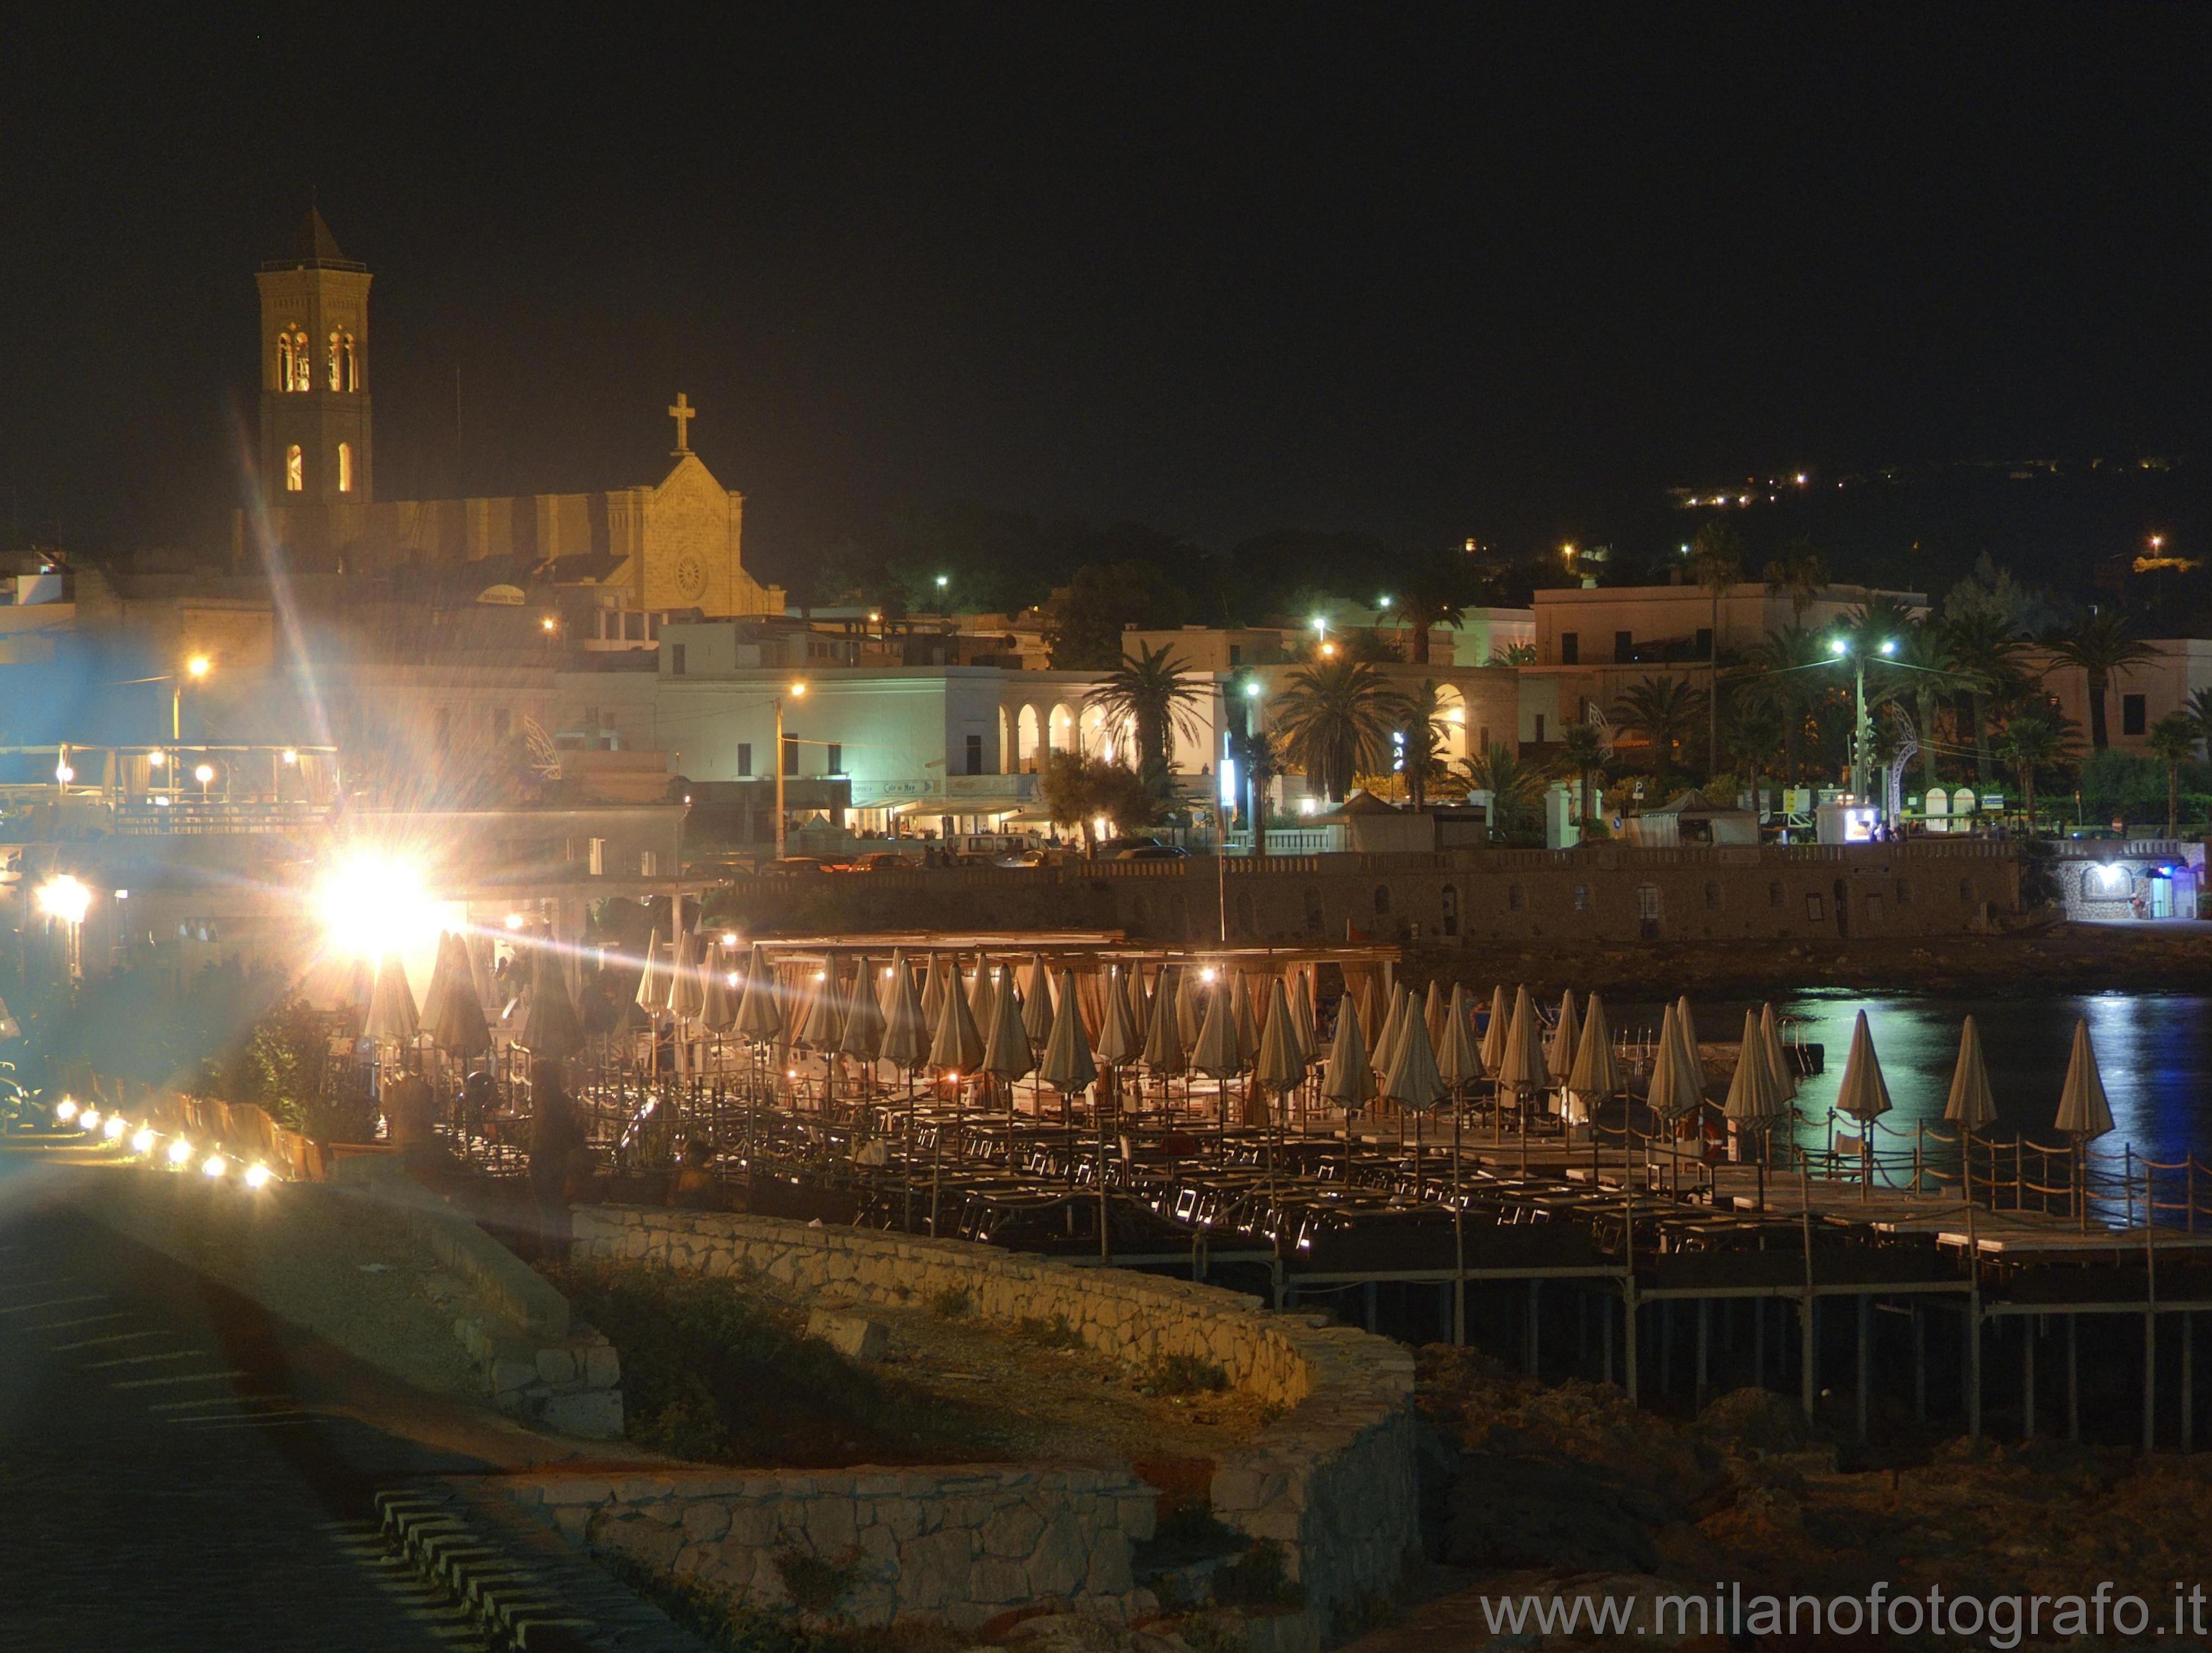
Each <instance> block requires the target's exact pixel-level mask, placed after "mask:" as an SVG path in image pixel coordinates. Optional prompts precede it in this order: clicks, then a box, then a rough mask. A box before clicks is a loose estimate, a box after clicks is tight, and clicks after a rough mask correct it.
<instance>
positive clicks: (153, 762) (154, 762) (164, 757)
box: [146, 752, 169, 769]
mask: <svg viewBox="0 0 2212 1653" xmlns="http://www.w3.org/2000/svg"><path fill="white" fill-rule="evenodd" d="M168 761H169V755H168V753H167V752H149V753H147V754H146V763H147V767H148V768H149V769H160V768H161V765H163V764H164V763H167V762H168Z"/></svg>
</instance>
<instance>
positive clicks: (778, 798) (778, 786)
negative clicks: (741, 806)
mask: <svg viewBox="0 0 2212 1653" xmlns="http://www.w3.org/2000/svg"><path fill="white" fill-rule="evenodd" d="M937 583H938V585H939V586H943V585H944V584H945V576H944V575H943V574H939V575H938V576H937ZM785 696H789V697H790V698H791V699H793V700H805V698H806V684H805V682H803V681H801V682H797V683H793V684H792V685H791V686H790V687H789V688H788V689H787V690H784V692H783V694H781V695H778V696H776V697H775V758H774V760H773V761H774V763H775V859H776V860H777V861H778V862H779V863H781V861H782V860H783V846H784V842H785V840H784V819H783V702H784V699H785Z"/></svg>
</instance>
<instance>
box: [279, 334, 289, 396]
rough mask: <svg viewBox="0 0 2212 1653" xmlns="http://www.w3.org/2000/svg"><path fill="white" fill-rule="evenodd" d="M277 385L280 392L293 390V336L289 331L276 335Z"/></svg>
mask: <svg viewBox="0 0 2212 1653" xmlns="http://www.w3.org/2000/svg"><path fill="white" fill-rule="evenodd" d="M276 385H277V388H278V389H280V390H289V389H291V388H292V335H291V333H290V332H289V331H283V332H280V333H278V334H277V335H276Z"/></svg>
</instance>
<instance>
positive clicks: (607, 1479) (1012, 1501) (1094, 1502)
mask: <svg viewBox="0 0 2212 1653" xmlns="http://www.w3.org/2000/svg"><path fill="white" fill-rule="evenodd" d="M496 1486H497V1487H498V1489H499V1490H500V1491H501V1492H505V1493H507V1495H508V1496H510V1497H512V1498H515V1499H517V1500H518V1501H519V1502H520V1503H521V1504H524V1505H525V1506H526V1507H527V1508H528V1509H530V1510H532V1511H533V1512H534V1513H536V1514H538V1516H541V1517H542V1518H544V1519H545V1520H547V1521H549V1522H551V1523H552V1524H553V1525H554V1526H556V1528H559V1529H560V1531H561V1533H562V1535H563V1536H565V1537H567V1538H568V1540H569V1541H571V1542H574V1543H577V1544H580V1545H585V1546H587V1547H590V1548H592V1549H593V1550H598V1551H611V1552H615V1553H619V1554H622V1555H625V1556H628V1557H629V1558H630V1559H632V1560H634V1561H637V1562H640V1563H641V1564H643V1565H646V1566H647V1567H650V1568H653V1569H654V1570H655V1571H662V1572H670V1573H673V1574H675V1575H676V1576H677V1577H682V1578H687V1579H689V1580H690V1581H691V1582H692V1583H696V1584H698V1585H700V1586H702V1588H705V1589H712V1590H715V1591H719V1592H723V1593H726V1594H729V1595H736V1596H738V1597H741V1598H742V1599H743V1600H744V1601H747V1602H750V1603H751V1604H753V1605H756V1606H761V1607H769V1606H783V1605H787V1604H795V1605H799V1606H803V1607H811V1608H812V1609H813V1610H815V1611H816V1612H817V1613H821V1614H823V1615H824V1616H827V1615H829V1614H835V1615H836V1616H837V1617H840V1618H842V1619H845V1620H850V1621H852V1622H854V1623H857V1624H862V1625H876V1626H887V1625H890V1624H891V1623H893V1622H895V1621H896V1620H917V1619H918V1620H944V1621H946V1622H948V1623H951V1624H953V1625H956V1626H960V1627H961V1628H963V1629H969V1628H973V1627H974V1626H976V1625H978V1624H981V1623H982V1622H983V1621H984V1620H987V1619H989V1618H992V1617H994V1616H995V1615H997V1614H999V1613H1004V1612H1006V1611H1008V1610H1009V1609H1011V1608H1014V1607H1028V1606H1031V1605H1033V1604H1035V1603H1037V1602H1040V1601H1063V1602H1066V1603H1068V1604H1070V1605H1073V1606H1080V1607H1083V1608H1084V1609H1085V1610H1086V1611H1088V1612H1091V1613H1095V1614H1097V1615H1099V1616H1102V1617H1106V1618H1112V1619H1119V1620H1124V1621H1127V1620H1132V1619H1135V1618H1139V1617H1141V1616H1142V1615H1144V1614H1145V1613H1149V1612H1151V1611H1152V1610H1153V1609H1154V1608H1155V1607H1157V1606H1158V1603H1157V1602H1156V1601H1154V1600H1153V1599H1152V1595H1151V1593H1150V1592H1149V1591H1145V1590H1140V1589H1138V1588H1137V1586H1136V1583H1135V1582H1134V1580H1133V1577H1131V1574H1130V1553H1131V1547H1132V1546H1133V1545H1134V1544H1136V1543H1139V1542H1140V1541H1143V1540H1145V1539H1147V1538H1150V1537H1151V1536H1152V1525H1153V1503H1154V1494H1153V1492H1152V1488H1150V1487H1148V1486H1145V1485H1144V1484H1143V1483H1142V1482H1141V1481H1139V1480H1137V1479H1136V1478H1135V1477H1134V1476H1133V1475H1132V1474H1129V1473H1128V1472H1127V1470H1124V1469H1085V1468H1051V1467H1042V1466H1024V1465H1000V1464H969V1465H957V1466H953V1467H950V1468H945V1467H935V1466H933V1467H931V1468H924V1469H872V1468H862V1469H842V1470H829V1471H822V1470H816V1471H811V1472H805V1473H799V1472H765V1471H735V1470H726V1469H700V1470H689V1471H678V1472H676V1473H673V1474H649V1475H621V1474H616V1475H609V1474H596V1475H565V1474H564V1475H555V1474H539V1475H524V1476H503V1477H501V1478H500V1479H499V1480H498V1481H497V1483H496ZM801 1569H804V1570H805V1571H804V1572H802V1571H801ZM810 1574H811V1577H808V1575H810ZM794 1583H797V1584H798V1585H799V1589H797V1590H796V1591H794V1589H793V1584H794ZM810 1585H811V1588H812V1589H813V1590H814V1591H818V1592H819V1594H818V1595H810V1589H809V1587H810Z"/></svg>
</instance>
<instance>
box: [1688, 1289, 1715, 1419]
mask: <svg viewBox="0 0 2212 1653" xmlns="http://www.w3.org/2000/svg"><path fill="white" fill-rule="evenodd" d="M1712 1337H1713V1301H1712V1299H1711V1297H1699V1299H1698V1383H1697V1392H1696V1394H1695V1395H1693V1396H1692V1401H1693V1403H1694V1404H1695V1406H1696V1407H1697V1409H1698V1410H1699V1412H1703V1411H1704V1410H1705V1395H1706V1393H1707V1391H1708V1390H1709V1389H1710V1388H1711V1384H1710V1383H1709V1382H1708V1381H1707V1380H1708V1378H1709V1376H1710V1375H1711V1370H1712Z"/></svg>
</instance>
